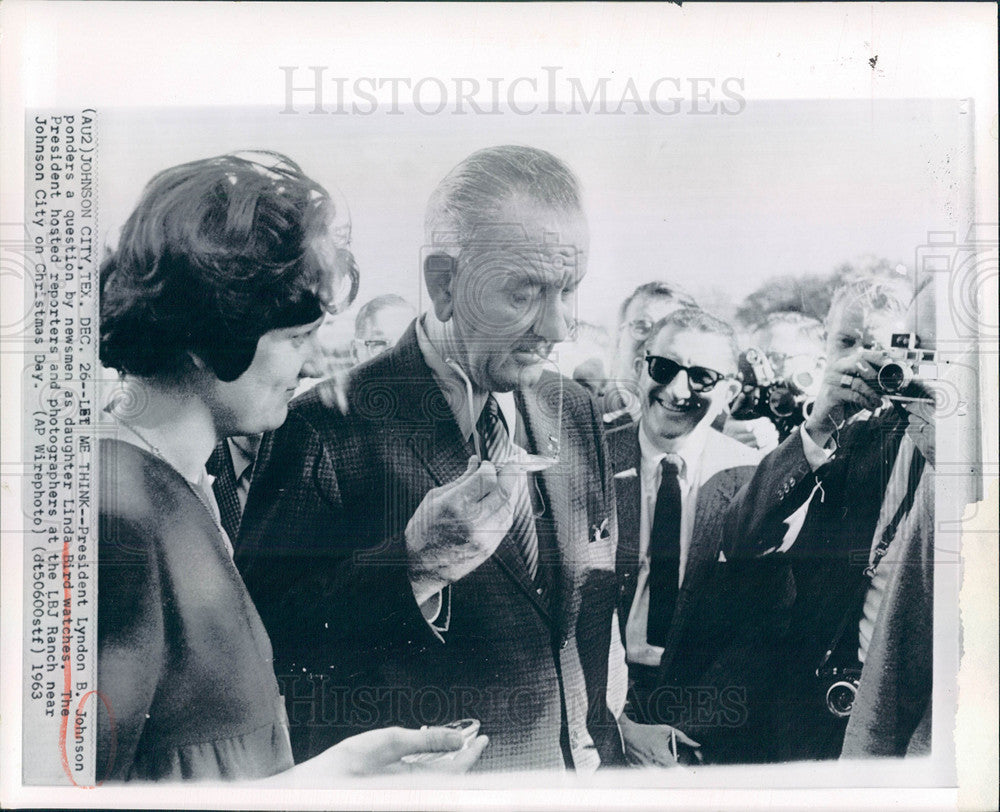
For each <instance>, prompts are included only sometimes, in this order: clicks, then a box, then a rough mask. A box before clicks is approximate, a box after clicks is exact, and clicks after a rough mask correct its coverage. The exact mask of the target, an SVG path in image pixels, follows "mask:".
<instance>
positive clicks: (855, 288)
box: [826, 276, 914, 328]
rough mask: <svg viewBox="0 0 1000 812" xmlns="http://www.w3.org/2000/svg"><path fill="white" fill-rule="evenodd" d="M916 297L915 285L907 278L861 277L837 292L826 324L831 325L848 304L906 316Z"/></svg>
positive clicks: (842, 286) (868, 311)
mask: <svg viewBox="0 0 1000 812" xmlns="http://www.w3.org/2000/svg"><path fill="white" fill-rule="evenodd" d="M913 299H914V293H913V286H912V285H911V284H910V283H909V281H908V280H906V279H903V278H901V277H890V276H861V277H858V278H857V279H852V280H851V281H850V282H847V283H845V284H843V285H841V286H840V287H839V288H837V290H836V291H835V292H834V294H833V299H832V301H831V302H830V310H829V311H828V312H827V314H826V325H827V327H828V328H829V326H830V324H831V319H832V318H833V317H834V316H835V315H839V313H840V312H841V311H842V310H843V308H844V307H846V306H847V305H851V304H858V305H860V306H861V308H862V309H863V310H864V311H865V312H866V313H872V312H884V313H891V314H892V315H895V316H902V315H905V314H906V313H907V312H908V311H909V309H910V306H911V305H912V304H913Z"/></svg>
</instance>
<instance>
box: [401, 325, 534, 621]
mask: <svg viewBox="0 0 1000 812" xmlns="http://www.w3.org/2000/svg"><path fill="white" fill-rule="evenodd" d="M394 350H395V351H394V352H393V356H392V358H391V360H390V364H389V368H388V369H387V370H386V378H387V380H389V381H393V382H398V384H399V385H398V388H397V389H396V394H397V397H398V403H399V406H400V408H398V409H397V410H396V417H395V419H394V420H393V421H392V422H391V424H390V425H389V435H390V436H389V443H390V445H389V453H390V454H393V455H398V459H400V460H403V461H404V470H405V468H406V466H405V461H406V460H408V459H412V460H413V461H414V462H415V463H416V464H417V465H419V466H421V467H423V468H424V469H425V470H426V471H427V473H428V474H429V475H430V477H431V479H432V480H433V481H434V484H435V486H437V487H440V486H441V485H445V484H447V483H449V482H452V481H454V480H455V479H457V478H458V477H460V476H461V475H462V474H463V473H465V469H466V466H467V465H468V462H469V457H471V456H472V455H473V454H474V453H475V447H474V445H473V444H472V443H471V442H468V441H466V440H465V439H464V438H463V437H462V435H461V431H460V430H459V427H458V423H457V422H456V421H455V418H454V415H453V414H452V412H451V407H450V406H449V405H448V401H447V399H446V397H445V394H444V393H443V392H442V391H441V388H440V386H438V383H437V381H436V380H435V378H434V374H433V372H431V369H430V367H428V366H427V362H426V361H425V360H424V357H423V353H421V352H420V346H419V344H418V343H417V336H416V328H415V326H414V325H413V324H411V325H410V327H409V328H408V330H407V332H406V333H405V334H404V335H403V338H402V339H400V341H399V343H398V344H397V345H396V347H395V348H394ZM492 558H493V560H494V561H495V562H496V563H497V565H498V566H499V568H500V569H501V570H502V571H503V572H504V574H505V575H507V577H509V578H510V579H511V580H512V581H513V582H514V584H515V585H516V586H517V587H518V588H519V589H520V590H521V591H522V592H523V593H524V594H525V596H526V597H527V598H528V599H529V600H530V601H531V602H532V604H534V606H535V607H536V608H537V609H538V611H539V612H540V613H541V614H542V615H543V616H545V617H546V618H547V617H548V616H549V608H548V606H547V604H546V601H544V600H542V599H541V598H540V597H539V595H538V594H537V593H536V591H535V585H534V583H533V582H532V580H531V578H530V576H529V575H528V571H527V568H526V567H525V565H524V560H523V558H522V556H521V552H520V550H519V549H518V548H517V545H516V543H515V542H514V541H513V539H511V537H510V536H509V535H507V536H505V537H504V539H503V540H502V541H501V542H500V544H499V546H498V547H497V549H496V551H495V552H494V553H493V557H492Z"/></svg>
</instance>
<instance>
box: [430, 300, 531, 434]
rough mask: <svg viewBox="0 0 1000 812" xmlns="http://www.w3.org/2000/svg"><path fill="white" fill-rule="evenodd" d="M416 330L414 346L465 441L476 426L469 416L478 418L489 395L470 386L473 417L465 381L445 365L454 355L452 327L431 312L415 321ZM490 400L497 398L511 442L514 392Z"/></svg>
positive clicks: (515, 420)
mask: <svg viewBox="0 0 1000 812" xmlns="http://www.w3.org/2000/svg"><path fill="white" fill-rule="evenodd" d="M416 331H417V346H418V347H419V348H420V352H421V354H422V355H423V357H424V361H425V362H426V363H427V366H429V367H430V370H431V373H432V374H433V375H434V379H435V380H436V381H437V384H438V386H439V387H441V391H442V392H445V393H446V394H447V395H448V397H447V401H448V405H449V407H450V408H451V413H452V415H453V416H454V418H455V422H456V423H458V430H459V431H460V432H461V435H462V437H463V438H464V439H465V440H469V439H470V438H471V437H472V432H473V431H475V428H476V425H475V423H470V420H471V419H472V414H475V415H476V420H478V419H479V414H480V413H481V412H482V410H483V406H485V405H486V397H487V395H488V394H489V393H488V392H480V391H477V390H476V388H475V386H473V389H472V409H471V412H472V414H470V409H469V397H468V392H467V389H466V387H465V381H463V380H462V378H461V376H460V375H459V374H458V373H457V372H455V370H453V369H452V368H451V367H450V366H449V365H448V364H447V363H445V358H446V357H447V358H451V357H455V356H456V355H457V353H456V352H455V351H454V347H455V340H454V336H453V333H452V330H451V325H450V324H448V323H446V322H441V321H439V320H438V319H437V318H436V317H435V316H434V314H432V313H425V314H424V315H423V316H421V317H420V318H418V319H417V323H416ZM493 397H494V398H496V401H497V403H498V404H499V406H500V411H501V412H502V413H503V417H504V420H505V421H506V423H507V430H508V431H509V432H510V434H511V439H512V440H513V437H514V430H515V426H516V425H517V405H516V404H515V402H514V393H513V392H494V393H493Z"/></svg>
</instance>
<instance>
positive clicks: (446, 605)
mask: <svg viewBox="0 0 1000 812" xmlns="http://www.w3.org/2000/svg"><path fill="white" fill-rule="evenodd" d="M420 614H421V615H422V616H423V618H424V620H425V621H427V625H428V626H430V627H431V631H432V632H434V636H435V637H437V639H438V640H440V641H441V642H442V643H443V642H444V637H443V636H442V635H443V634H444V633H445V632H447V631H448V628H449V627H450V626H451V589H450V588H449V587H445V588H444V589H442V590H440V591H439V592H435V593H434V594H433V595H431V596H430V597H429V598H428V599H427V600H425V601H424V602H423V603H422V604H420Z"/></svg>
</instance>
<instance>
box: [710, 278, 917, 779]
mask: <svg viewBox="0 0 1000 812" xmlns="http://www.w3.org/2000/svg"><path fill="white" fill-rule="evenodd" d="M913 301H914V294H913V290H912V288H910V287H909V285H907V284H906V283H905V281H903V280H899V279H889V278H884V277H865V278H860V279H856V280H854V281H852V282H850V283H848V284H846V285H844V286H843V287H841V288H840V289H838V291H837V292H836V293H835V295H834V297H833V302H832V303H831V306H830V312H829V314H828V316H827V320H826V329H827V338H826V356H827V367H826V372H825V374H824V376H823V381H822V385H821V386H820V389H819V392H818V394H817V397H816V401H815V404H814V406H813V409H812V411H811V412H810V414H809V417H808V418H807V419H806V420H805V422H804V423H803V424H802V426H801V427H800V428H799V429H798V430H796V431H794V432H793V433H792V434H791V435H790V436H789V437H788V438H787V439H786V440H785V441H784V442H783V443H782V444H781V445H780V446H778V448H776V449H775V450H774V451H773V452H771V453H770V454H769V455H768V456H767V457H765V458H764V460H763V461H762V462H761V464H760V466H759V467H758V469H757V472H756V474H755V475H754V477H753V479H752V480H751V481H750V482H749V483H748V484H747V485H746V486H745V487H744V488H743V490H742V491H741V492H740V494H738V495H737V497H736V499H735V500H734V508H733V510H732V511H731V512H730V513H729V515H728V517H727V524H726V539H725V552H726V556H727V558H739V557H754V556H758V555H768V554H783V555H787V556H788V559H789V561H790V562H791V565H792V570H793V573H794V576H795V583H796V592H797V596H796V600H795V604H794V606H793V607H792V618H791V623H790V628H789V632H788V635H787V636H786V638H785V639H784V641H783V642H782V643H781V644H780V645H779V647H778V649H777V651H776V652H775V656H776V657H777V658H778V659H779V660H780V662H779V667H780V668H781V669H782V676H781V678H780V680H781V685H780V686H779V689H780V693H781V694H782V700H783V701H782V702H781V704H780V706H781V707H783V708H785V709H787V712H786V713H785V714H783V716H782V718H780V719H775V720H774V731H773V735H775V736H776V737H777V739H778V741H777V744H778V752H779V753H780V754H781V757H782V760H797V759H824V758H836V757H838V756H839V755H840V753H841V748H842V745H843V743H844V732H845V728H846V727H847V722H848V718H849V717H850V716H851V713H852V707H853V705H854V700H855V696H856V695H857V694H858V690H859V689H858V684H859V681H861V682H869V683H871V682H877V681H879V675H874V676H872V675H868V674H865V675H864V676H862V669H863V666H864V664H865V662H866V660H867V659H868V656H869V653H872V652H877V655H878V659H879V664H878V666H877V668H878V669H881V670H882V672H883V673H882V675H881V679H883V680H884V678H885V673H886V669H887V668H888V669H889V671H892V670H893V668H894V667H898V668H900V669H904V668H905V669H908V673H906V674H905V675H904V674H903V673H902V672H901V671H900V672H899V673H898V674H897V676H898V679H897V680H896V686H895V687H896V692H895V695H894V696H893V697H891V699H889V698H884V701H881V700H879V699H878V697H877V695H876V693H872V692H877V689H876V688H873V689H870V691H869V692H865V691H864V690H863V689H862V693H869V694H870V697H860V696H859V704H860V699H862V698H864V699H865V700H866V702H869V699H874V704H875V705H876V706H878V707H877V708H872V709H871V710H870V713H869V711H866V713H868V714H869V715H868V716H867V718H866V721H865V722H855V723H853V725H852V727H857V725H859V724H865V725H867V726H868V727H869V729H874V727H879V726H881V727H883V728H885V729H884V730H883V731H882V732H881V733H879V734H877V735H876V736H875V738H877V739H878V741H869V742H868V743H867V744H865V745H863V746H861V747H859V748H858V750H857V752H853V753H852V754H853V755H861V754H867V753H876V752H877V753H879V754H895V755H902V754H903V753H904V752H906V750H907V747H909V746H911V744H912V740H913V738H914V733H915V731H917V729H918V728H920V730H921V733H918V734H917V738H920V736H921V735H922V731H923V720H924V719H925V717H926V719H929V702H930V672H931V656H930V641H931V634H930V619H931V615H930V612H929V601H930V587H929V582H930V575H929V566H930V558H931V557H930V556H929V555H928V554H927V551H928V550H929V549H930V543H931V541H932V539H931V533H932V532H933V522H931V521H929V511H930V504H931V503H929V502H928V501H927V500H928V496H929V485H930V478H929V476H927V475H926V472H927V471H928V469H929V467H930V466H931V465H933V460H934V454H933V424H932V422H931V420H932V417H931V412H932V410H933V404H932V403H929V402H928V401H927V400H925V399H921V395H924V396H925V397H926V390H925V389H923V387H922V386H921V385H920V384H919V383H914V384H911V385H910V386H909V387H908V388H905V389H903V390H901V391H895V390H892V388H891V387H890V388H889V390H890V391H887V388H886V387H885V386H884V385H883V384H880V372H882V379H883V381H884V380H885V377H886V375H885V371H884V370H886V369H889V370H893V371H894V370H895V368H896V367H901V368H904V369H905V366H904V365H901V364H900V362H899V360H898V353H896V354H892V353H890V348H891V347H893V346H896V345H898V343H899V337H900V336H901V334H905V331H906V329H907V327H908V317H909V314H910V310H911V305H912V304H913ZM894 337H895V338H894ZM907 372H909V370H908V369H907ZM889 394H892V395H893V397H892V398H891V399H889V398H887V395H889ZM902 556H907V557H908V559H907V561H906V563H910V560H909V559H911V558H912V559H914V560H915V561H916V563H917V564H918V565H919V566H918V568H917V569H918V577H916V578H913V577H910V576H907V577H905V578H903V580H904V581H906V583H907V584H909V586H907V587H905V588H904V589H903V591H902V593H900V588H899V584H898V582H899V580H900V577H901V576H900V574H899V571H900V569H901V567H900V566H899V565H900V563H901V562H902V561H903V558H902ZM902 569H909V568H902ZM911 575H912V571H911ZM907 615H908V616H907ZM914 615H918V616H920V617H924V616H926V618H927V622H926V625H924V626H923V627H922V628H920V629H916V625H915V624H913V622H912V617H913V616H914ZM913 629H916V634H913V633H911V631H912V630H913ZM887 633H888V634H889V635H890V636H892V637H893V639H886V636H887ZM904 651H905V652H908V653H907V654H906V655H905V656H904V657H901V654H902V653H903V652H904ZM887 658H888V660H891V661H893V662H895V663H896V666H891V665H888V666H887ZM869 670H870V671H871V670H872V669H869ZM862 738H864V737H862ZM900 742H905V744H900Z"/></svg>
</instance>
